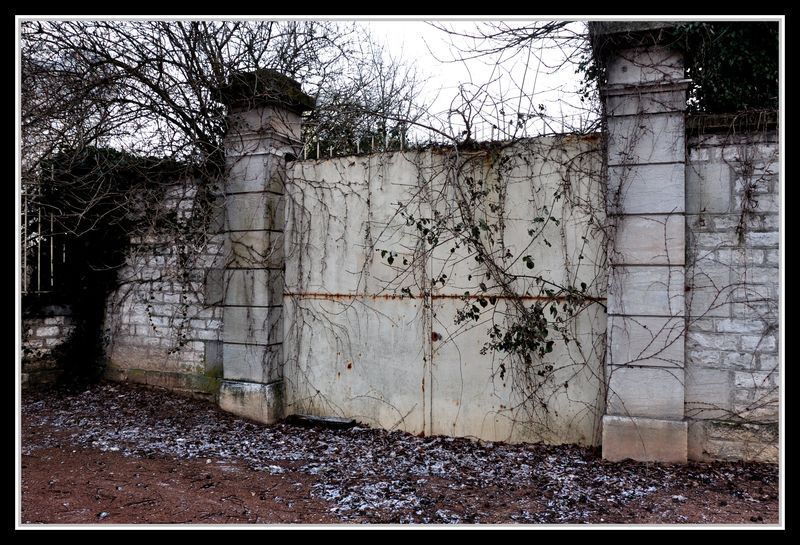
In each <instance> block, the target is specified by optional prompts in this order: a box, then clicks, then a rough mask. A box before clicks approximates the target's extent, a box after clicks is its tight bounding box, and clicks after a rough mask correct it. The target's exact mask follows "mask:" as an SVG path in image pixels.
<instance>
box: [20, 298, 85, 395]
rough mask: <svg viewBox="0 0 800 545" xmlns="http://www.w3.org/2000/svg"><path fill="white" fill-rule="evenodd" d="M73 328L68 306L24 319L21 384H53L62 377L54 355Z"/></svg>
mask: <svg viewBox="0 0 800 545" xmlns="http://www.w3.org/2000/svg"><path fill="white" fill-rule="evenodd" d="M73 329H74V324H73V321H72V312H71V311H70V309H69V308H68V307H63V306H47V307H44V308H43V309H40V310H38V311H37V312H36V314H34V315H31V316H23V318H22V383H23V384H28V383H30V384H37V383H49V382H53V381H54V380H55V379H56V378H57V377H58V374H59V369H58V366H57V364H56V359H55V353H54V350H56V349H57V348H58V347H59V346H60V345H62V344H63V343H64V342H65V341H66V340H67V339H69V336H70V334H71V333H72V331H73Z"/></svg>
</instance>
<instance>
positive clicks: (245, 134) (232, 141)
mask: <svg viewBox="0 0 800 545" xmlns="http://www.w3.org/2000/svg"><path fill="white" fill-rule="evenodd" d="M217 92H218V97H219V99H220V100H221V101H223V102H224V103H225V104H227V105H228V107H229V114H228V134H227V136H226V138H225V157H226V181H225V231H226V233H227V236H226V244H227V245H228V248H227V249H228V259H227V263H226V266H225V271H224V279H223V285H224V297H223V344H222V365H223V380H222V383H221V386H220V393H219V404H220V407H222V408H223V409H224V410H227V411H230V412H233V413H235V414H238V415H240V416H245V417H247V418H251V419H253V420H257V421H261V422H274V421H275V420H277V419H278V418H281V417H282V416H283V395H282V393H283V285H284V280H283V275H284V261H285V260H284V250H283V231H284V193H285V192H284V183H285V180H286V174H287V173H286V161H287V159H288V158H291V157H296V156H297V154H298V153H299V150H300V146H301V145H302V143H301V133H300V123H301V118H300V114H301V113H302V112H303V111H306V110H310V109H312V108H313V106H314V101H313V99H311V98H310V97H309V96H307V95H305V94H304V93H303V92H302V90H301V88H300V84H299V83H297V82H295V81H294V80H291V79H289V78H287V77H286V76H283V75H281V74H279V73H277V72H274V71H272V70H259V71H257V72H251V73H246V74H240V75H237V76H235V77H234V78H233V80H232V82H231V83H230V84H229V85H227V86H226V87H224V88H222V89H219V90H218V91H217Z"/></svg>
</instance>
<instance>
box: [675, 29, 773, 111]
mask: <svg viewBox="0 0 800 545" xmlns="http://www.w3.org/2000/svg"><path fill="white" fill-rule="evenodd" d="M779 43H780V42H779V36H778V23H777V22H767V21H758V22H754V21H751V22H744V21H728V22H688V23H680V24H678V25H677V27H676V29H675V45H676V46H677V48H678V49H679V50H680V51H681V52H682V53H683V55H684V62H685V66H686V75H687V77H689V78H691V80H692V83H691V87H690V91H689V111H690V112H703V113H733V112H738V111H741V110H749V109H777V107H778V51H779Z"/></svg>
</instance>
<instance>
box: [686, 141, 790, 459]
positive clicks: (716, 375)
mask: <svg viewBox="0 0 800 545" xmlns="http://www.w3.org/2000/svg"><path fill="white" fill-rule="evenodd" d="M777 138H778V137H777V134H776V133H775V132H761V133H755V134H747V135H735V136H726V135H706V136H700V137H693V138H692V139H690V140H689V141H688V145H689V149H688V151H689V156H688V161H689V162H688V164H687V167H686V214H687V215H686V235H687V241H686V242H687V274H686V284H687V289H688V291H687V314H688V319H687V334H686V416H687V418H688V419H689V421H690V437H689V451H690V456H691V457H693V458H722V459H755V460H761V461H770V462H776V461H777V458H778V446H777V445H778V433H777V431H778V410H779V390H778V385H779V369H778V361H779V352H778V348H779V347H778V313H779V307H778V305H779V299H778V298H779V271H778V262H779V247H778V241H779V202H780V199H779V186H780V182H779V175H780V172H779V169H780V163H779V157H778V149H779V148H778V140H777Z"/></svg>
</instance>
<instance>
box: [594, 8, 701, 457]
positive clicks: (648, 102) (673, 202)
mask: <svg viewBox="0 0 800 545" xmlns="http://www.w3.org/2000/svg"><path fill="white" fill-rule="evenodd" d="M669 26H670V25H669V24H668V23H641V22H636V23H625V24H622V23H605V24H602V23H601V24H595V25H593V29H592V30H593V39H594V42H595V47H598V45H599V46H601V54H602V56H603V57H604V58H605V63H606V67H607V76H608V80H607V86H606V87H605V88H604V89H603V95H604V100H605V105H606V112H607V121H608V147H607V150H606V152H607V163H608V196H607V213H608V221H609V226H610V228H611V231H610V235H611V236H610V247H609V252H608V255H609V267H610V268H609V286H608V350H607V359H606V378H607V381H608V382H607V386H608V390H607V401H606V413H605V416H604V417H603V439H602V440H603V457H604V458H606V459H609V460H622V459H625V458H632V459H634V460H640V461H659V462H686V452H687V423H686V422H685V420H684V337H685V309H684V266H685V250H684V248H685V237H684V231H685V221H684V211H685V206H684V193H685V190H684V177H685V156H686V152H685V144H684V140H685V131H684V109H685V106H686V89H687V85H688V80H685V79H684V77H683V76H684V70H683V58H682V56H681V55H680V54H679V53H677V52H675V51H672V50H670V49H669V48H668V47H667V46H664V45H662V44H661V42H662V41H661V36H662V35H664V34H665V33H666V32H668V28H664V27H669Z"/></svg>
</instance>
